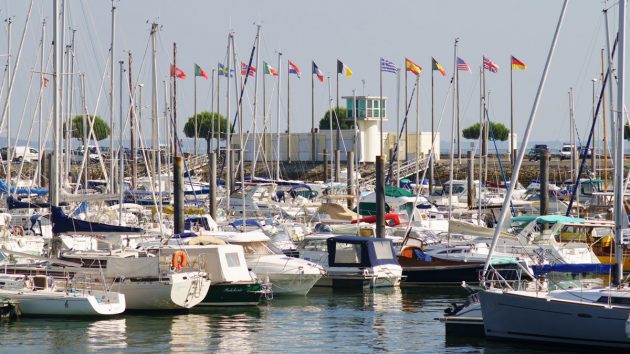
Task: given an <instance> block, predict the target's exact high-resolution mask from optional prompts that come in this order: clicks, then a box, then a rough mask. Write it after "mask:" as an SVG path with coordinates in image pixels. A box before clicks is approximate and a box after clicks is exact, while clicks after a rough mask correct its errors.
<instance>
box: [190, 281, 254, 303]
mask: <svg viewBox="0 0 630 354" xmlns="http://www.w3.org/2000/svg"><path fill="white" fill-rule="evenodd" d="M263 296H264V289H263V286H262V284H260V283H249V284H232V283H225V284H212V285H211V286H210V289H209V290H208V294H207V295H206V297H205V299H204V300H203V301H202V302H201V303H200V304H199V306H256V305H258V303H260V301H261V299H262V298H263Z"/></svg>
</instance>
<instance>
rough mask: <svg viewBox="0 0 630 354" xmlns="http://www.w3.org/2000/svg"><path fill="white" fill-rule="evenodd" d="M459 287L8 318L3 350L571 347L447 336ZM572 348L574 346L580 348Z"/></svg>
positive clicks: (1, 330)
mask: <svg viewBox="0 0 630 354" xmlns="http://www.w3.org/2000/svg"><path fill="white" fill-rule="evenodd" d="M465 296H466V294H465V293H463V292H462V291H461V290H460V289H458V288H413V289H389V290H378V291H375V292H366V293H364V294H361V293H339V292H332V291H330V290H319V289H315V290H313V291H312V292H311V293H310V294H309V296H308V297H299V298H284V299H283V298H276V299H274V300H273V301H272V302H271V303H268V304H264V305H261V306H259V307H250V308H246V307H242V308H228V309H213V308H198V309H193V310H191V312H190V313H186V314H155V313H150V314H147V313H145V314H126V315H122V316H117V317H113V318H107V319H90V320H87V319H84V320H68V319H62V318H22V319H20V320H17V321H12V322H6V321H5V322H2V323H0V348H1V349H0V352H2V353H39V352H64V353H68V352H70V353H84V352H116V353H117V352H128V353H145V352H151V353H167V352H227V353H249V352H275V353H277V352H287V353H312V352H340V353H369V352H415V353H506V352H509V353H511V354H517V353H553V352H562V351H561V350H564V349H565V348H563V347H544V346H534V345H531V344H525V345H523V344H517V343H505V342H492V341H486V340H483V339H474V338H473V339H457V338H445V336H444V325H443V324H442V323H440V322H439V321H436V320H434V318H436V317H439V316H440V315H441V314H442V312H443V310H444V308H446V307H447V306H448V304H449V303H451V302H453V301H458V302H461V301H463V300H464V298H465ZM574 350H575V349H573V350H567V351H566V352H574Z"/></svg>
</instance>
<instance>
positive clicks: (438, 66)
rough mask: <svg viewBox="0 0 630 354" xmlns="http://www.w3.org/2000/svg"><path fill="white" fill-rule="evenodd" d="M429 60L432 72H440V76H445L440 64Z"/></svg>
mask: <svg viewBox="0 0 630 354" xmlns="http://www.w3.org/2000/svg"><path fill="white" fill-rule="evenodd" d="M431 60H432V70H437V71H439V72H440V74H442V76H446V71H444V68H443V67H442V65H440V63H438V62H437V61H436V60H435V59H433V58H431Z"/></svg>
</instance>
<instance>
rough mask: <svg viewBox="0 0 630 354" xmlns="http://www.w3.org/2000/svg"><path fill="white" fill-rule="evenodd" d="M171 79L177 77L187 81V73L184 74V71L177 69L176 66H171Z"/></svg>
mask: <svg viewBox="0 0 630 354" xmlns="http://www.w3.org/2000/svg"><path fill="white" fill-rule="evenodd" d="M171 77H176V78H178V79H185V78H186V73H185V72H184V70H182V69H180V68H178V67H176V66H175V65H173V64H171Z"/></svg>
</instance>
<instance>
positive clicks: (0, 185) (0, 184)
mask: <svg viewBox="0 0 630 354" xmlns="http://www.w3.org/2000/svg"><path fill="white" fill-rule="evenodd" d="M0 192H3V193H9V186H7V184H6V183H5V182H4V180H2V179H0ZM10 192H11V193H14V192H15V193H16V194H20V195H25V194H26V195H32V194H35V195H38V196H44V195H46V194H48V189H43V188H30V187H28V188H24V187H21V188H17V189H16V188H15V187H11V191H10Z"/></svg>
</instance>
